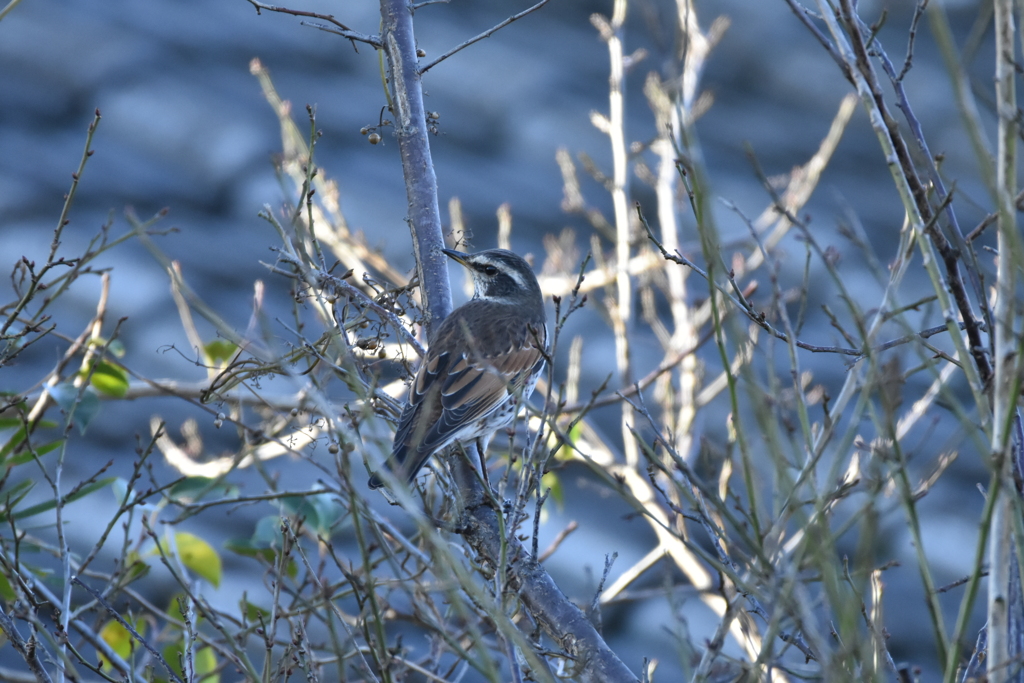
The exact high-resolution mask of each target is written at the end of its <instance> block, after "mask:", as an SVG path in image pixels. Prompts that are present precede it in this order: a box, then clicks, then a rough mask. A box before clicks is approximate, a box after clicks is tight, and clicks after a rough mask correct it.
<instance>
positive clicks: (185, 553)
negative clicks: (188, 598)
mask: <svg viewBox="0 0 1024 683" xmlns="http://www.w3.org/2000/svg"><path fill="white" fill-rule="evenodd" d="M174 544H175V546H176V547H177V548H178V557H180V558H181V563H182V564H184V565H185V566H186V567H188V568H189V569H191V570H192V571H194V572H195V573H196V574H199V576H201V577H203V578H204V579H206V580H207V581H209V582H210V583H211V584H213V586H214V588H219V587H220V577H221V563H220V555H218V554H217V551H216V550H214V549H213V546H212V545H210V544H209V543H207V542H206V541H204V540H203V539H201V538H199V537H198V536H196V535H194V534H190V533H188V532H187V531H179V532H178V533H176V534H174Z"/></svg>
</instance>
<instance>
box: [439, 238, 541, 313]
mask: <svg viewBox="0 0 1024 683" xmlns="http://www.w3.org/2000/svg"><path fill="white" fill-rule="evenodd" d="M444 253H445V254H446V255H447V256H448V257H450V258H451V259H452V260H454V261H458V262H459V263H461V264H462V265H463V266H465V267H466V269H467V270H469V272H470V274H471V275H472V276H473V298H474V299H489V300H492V301H502V302H507V303H517V302H530V303H534V302H539V301H540V300H541V293H540V285H538V284H537V276H536V275H534V274H533V270H532V269H531V268H530V264H528V263H527V262H526V261H525V260H523V258H522V257H521V256H519V255H518V254H514V253H512V252H511V251H508V250H506V249H488V250H487V251H478V252H477V253H475V254H465V253H463V252H461V251H455V250H454V249H445V250H444Z"/></svg>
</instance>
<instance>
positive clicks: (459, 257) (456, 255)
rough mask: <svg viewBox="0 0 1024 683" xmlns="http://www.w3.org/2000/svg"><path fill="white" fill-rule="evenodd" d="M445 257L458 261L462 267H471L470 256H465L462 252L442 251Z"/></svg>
mask: <svg viewBox="0 0 1024 683" xmlns="http://www.w3.org/2000/svg"><path fill="white" fill-rule="evenodd" d="M441 251H443V252H444V255H445V256H447V257H448V258H450V259H452V260H453V261H458V262H459V263H461V264H462V265H464V266H466V267H467V268H468V267H469V254H464V253H462V252H461V251H455V250H454V249H442V250H441Z"/></svg>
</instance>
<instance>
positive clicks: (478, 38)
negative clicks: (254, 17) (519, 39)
mask: <svg viewBox="0 0 1024 683" xmlns="http://www.w3.org/2000/svg"><path fill="white" fill-rule="evenodd" d="M435 1H438V0H435ZM249 2H252V0H249ZM548 2H550V0H540V2H538V3H537V4H536V5H534V6H533V7H529V8H527V9H525V10H523V11H522V12H520V13H519V14H513V15H512V16H511V17H509V18H508V19H506V20H505V21H503V22H501V23H500V24H498V25H496V26H493V27H491V28H489V29H487V30H486V31H484V32H483V33H481V34H480V35H478V36H473V37H472V38H470V39H469V40H467V41H466V42H464V43H462V44H461V45H457V46H455V47H453V48H452V49H451V50H448V52H445V53H444V54H443V55H441V56H440V57H438V58H437V59H435V60H434V61H432V62H430V63H429V64H427V65H426V66H424V67H420V71H419V73H420V75H421V76H422V75H423V74H425V73H427V72H428V71H430V70H431V69H433V68H434V67H435V66H437V65H438V64H440V63H441V62H443V61H444V60H446V59H448V58H449V57H451V56H452V55H454V54H455V53H456V52H460V51H462V50H465V49H466V48H467V47H469V46H470V45H472V44H473V43H476V42H479V41H481V40H483V39H484V38H489V37H490V36H492V35H494V34H495V33H497V32H498V31H500V30H501V29H503V28H505V27H506V26H508V25H509V24H511V23H512V22H513V21H516V20H517V19H522V18H523V17H525V16H526V15H527V14H530V13H532V12H536V11H537V10H539V9H540V8H541V7H543V6H544V5H546V4H548ZM426 4H429V3H426V2H421V3H419V4H417V5H413V7H412V8H413V9H414V10H415V9H416V8H418V7H421V6H423V5H426Z"/></svg>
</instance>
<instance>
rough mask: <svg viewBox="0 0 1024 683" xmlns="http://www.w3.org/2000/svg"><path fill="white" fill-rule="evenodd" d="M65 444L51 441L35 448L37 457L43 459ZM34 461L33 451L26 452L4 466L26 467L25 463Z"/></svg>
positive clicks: (61, 440)
mask: <svg viewBox="0 0 1024 683" xmlns="http://www.w3.org/2000/svg"><path fill="white" fill-rule="evenodd" d="M63 443H64V439H57V440H56V441H51V442H50V443H47V444H43V445H42V446H36V448H35V455H38V456H39V457H42V456H44V455H46V454H47V453H49V452H51V451H54V450H56V449H57V448H59V447H60V446H61V445H62V444H63ZM34 459H35V458H34V457H33V455H32V451H29V450H26V451H25V452H24V453H22V454H21V455H16V456H14V457H13V458H11V459H10V460H8V461H7V462H6V463H4V464H6V465H7V466H8V467H14V466H15V465H24V464H25V463H27V462H30V461H31V460H34ZM0 463H3V459H2V458H0Z"/></svg>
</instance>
